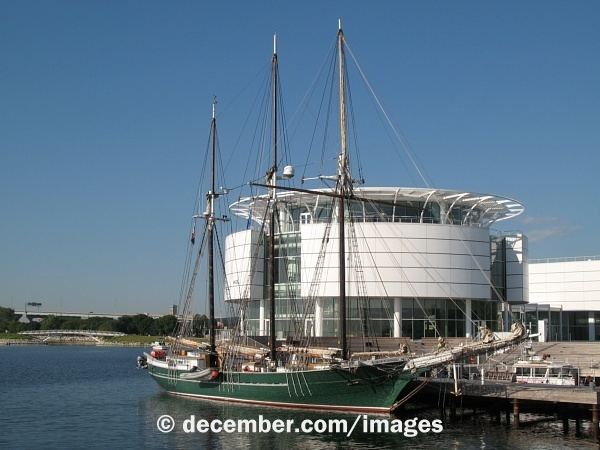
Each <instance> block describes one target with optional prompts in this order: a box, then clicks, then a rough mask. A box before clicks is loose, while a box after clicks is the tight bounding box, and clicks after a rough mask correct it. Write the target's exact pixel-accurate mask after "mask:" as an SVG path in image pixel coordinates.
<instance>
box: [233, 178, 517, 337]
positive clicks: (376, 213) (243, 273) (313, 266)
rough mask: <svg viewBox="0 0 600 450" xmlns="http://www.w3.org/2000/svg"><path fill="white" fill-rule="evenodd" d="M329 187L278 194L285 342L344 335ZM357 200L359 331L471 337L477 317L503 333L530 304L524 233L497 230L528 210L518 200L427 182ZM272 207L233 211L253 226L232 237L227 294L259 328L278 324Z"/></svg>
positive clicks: (351, 284)
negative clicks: (269, 233)
mask: <svg viewBox="0 0 600 450" xmlns="http://www.w3.org/2000/svg"><path fill="white" fill-rule="evenodd" d="M319 192H320V193H317V194H314V193H307V192H291V191H287V192H286V191H279V194H278V196H277V211H278V214H277V223H276V224H275V229H276V230H277V232H276V233H275V241H276V246H275V261H276V280H275V283H276V285H275V290H276V292H275V293H276V311H277V312H276V333H277V335H278V338H285V337H287V336H290V335H291V333H292V332H293V330H294V329H295V330H297V329H298V327H301V328H302V329H303V330H304V332H306V333H309V334H311V335H314V336H335V335H336V334H337V333H338V329H337V328H338V320H337V317H338V311H337V308H338V305H337V296H338V292H339V286H338V250H337V249H338V231H337V225H333V226H332V225H331V223H332V222H333V223H334V224H335V223H336V222H337V218H336V217H335V214H336V212H335V211H336V209H335V206H334V202H335V201H336V199H335V198H333V197H331V196H328V195H326V194H327V193H329V192H331V191H330V190H321V191H319ZM354 195H355V198H354V199H353V200H351V201H349V203H348V207H347V214H348V216H349V217H350V216H351V219H352V220H351V222H352V223H353V225H347V227H346V249H347V252H348V255H347V263H346V266H347V276H346V277H347V281H348V283H347V297H348V311H349V312H348V328H349V333H350V334H351V335H355V336H357V335H360V334H361V333H363V334H364V333H366V331H365V330H366V329H367V327H368V329H369V330H370V331H369V333H372V334H374V335H376V336H390V337H392V336H393V337H400V336H403V337H409V338H413V339H418V338H421V337H434V336H438V335H443V336H450V337H453V336H457V337H458V336H470V335H472V334H474V333H475V332H476V329H475V328H474V327H473V323H475V324H477V325H481V324H483V323H482V322H484V323H485V324H486V325H487V326H488V327H490V328H492V329H496V330H497V329H499V328H501V327H502V322H503V318H502V311H503V310H505V309H507V305H509V304H515V305H517V304H523V303H526V302H527V301H528V300H529V293H528V286H529V285H528V279H527V277H528V274H527V264H526V261H527V239H526V237H525V236H523V235H522V234H510V235H506V236H502V235H500V236H496V235H494V234H492V233H490V226H492V225H493V224H494V223H496V222H498V221H502V220H507V219H510V218H512V217H515V216H517V215H519V214H521V213H522V212H523V210H524V208H523V205H522V204H521V203H519V202H518V201H515V200H512V199H509V198H505V197H500V196H497V195H493V194H477V193H471V192H458V191H450V190H443V189H426V188H357V189H355V191H354ZM268 202H269V199H268V197H267V196H258V197H252V198H245V199H241V200H240V201H238V202H236V203H235V204H233V205H232V206H231V208H230V210H231V212H232V214H235V215H237V216H238V217H242V218H245V219H247V220H248V223H249V227H248V229H247V230H244V231H239V232H237V233H233V234H230V235H229V236H227V239H226V242H225V275H226V277H225V278H226V300H228V301H234V302H240V301H248V302H249V304H248V307H247V308H246V327H247V329H246V331H247V333H248V334H250V335H253V334H254V335H265V334H267V333H268V330H269V324H268V321H269V319H268V312H267V311H268V309H269V308H268V306H269V305H268V302H269V301H268V292H267V287H266V286H267V283H266V275H265V274H266V255H265V246H264V243H263V239H264V238H263V236H264V235H265V233H264V232H263V231H264V229H263V227H264V228H267V227H265V225H266V222H267V217H268V215H267V214H266V211H267V209H268V206H269V205H268ZM491 284H493V285H494V287H493V288H492V287H490V286H491ZM503 305H504V306H503ZM506 315H507V314H506ZM478 322H479V323H478Z"/></svg>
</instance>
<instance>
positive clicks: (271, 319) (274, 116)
mask: <svg viewBox="0 0 600 450" xmlns="http://www.w3.org/2000/svg"><path fill="white" fill-rule="evenodd" d="M277 77H278V73H277V36H276V35H274V36H273V58H272V59H271V89H272V91H271V100H272V102H273V103H272V106H271V114H272V117H271V119H272V131H273V139H272V145H273V151H272V153H273V166H272V167H271V171H270V178H271V179H270V180H269V183H268V184H270V185H271V186H273V187H272V188H271V191H270V196H271V217H270V220H269V265H270V266H269V335H270V350H271V361H272V362H273V363H274V364H275V365H276V361H277V345H276V336H275V219H276V217H277V198H276V192H275V186H276V184H277V89H278V86H277V81H278V80H277Z"/></svg>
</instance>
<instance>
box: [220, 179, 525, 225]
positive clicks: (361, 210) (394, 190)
mask: <svg viewBox="0 0 600 450" xmlns="http://www.w3.org/2000/svg"><path fill="white" fill-rule="evenodd" d="M331 192H333V189H316V190H313V191H312V192H311V193H308V192H295V191H285V188H281V189H279V190H278V192H277V201H278V204H279V205H280V207H281V206H284V207H285V208H286V209H287V211H288V212H289V213H291V214H292V215H294V216H297V217H300V216H304V218H305V219H304V220H307V221H309V222H311V223H312V222H314V221H319V220H323V218H324V217H325V216H327V212H324V211H329V214H331V210H332V208H331V204H332V201H333V200H335V198H333V197H330V196H326V195H319V193H331ZM354 196H355V198H354V199H352V200H351V201H350V203H351V208H350V209H351V210H352V214H353V217H354V219H355V220H358V221H377V222H379V221H386V222H413V223H441V224H455V225H465V226H479V227H488V226H490V225H491V224H493V223H494V222H498V221H501V220H506V219H511V218H513V217H516V216H518V215H519V214H521V213H522V212H523V211H524V210H525V207H524V206H523V205H522V204H521V203H520V202H518V201H516V200H513V199H511V198H508V197H502V196H499V195H495V194H481V193H476V192H466V191H454V190H449V189H433V188H410V187H360V188H355V189H354ZM268 201H269V198H268V195H267V194H264V195H259V196H255V197H246V198H242V199H240V200H239V201H237V202H235V203H233V204H232V205H231V206H230V208H229V209H230V211H231V213H232V214H234V215H236V216H238V217H243V218H245V219H248V218H251V219H252V220H254V221H255V222H257V223H262V221H263V218H264V217H265V210H266V207H267V206H268Z"/></svg>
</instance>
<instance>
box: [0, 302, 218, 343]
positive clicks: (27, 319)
mask: <svg viewBox="0 0 600 450" xmlns="http://www.w3.org/2000/svg"><path fill="white" fill-rule="evenodd" d="M176 324H177V317H175V316H174V315H165V316H162V317H159V318H157V319H154V318H153V317H150V316H148V315H146V314H136V315H133V316H121V317H119V318H118V319H113V318H111V317H96V316H94V317H88V318H81V317H67V316H55V315H50V316H39V315H36V313H35V311H31V312H28V313H27V315H26V316H20V315H18V314H15V312H14V310H13V309H11V308H5V307H2V306H0V345H96V346H114V347H147V346H149V345H150V344H151V343H152V342H156V341H165V340H168V339H170V336H171V335H172V334H173V332H174V330H175V325H176ZM38 330H39V331H42V330H91V331H116V332H121V333H125V335H124V336H111V337H104V336H102V337H96V338H92V337H90V336H83V335H82V336H60V337H59V336H57V337H51V338H48V339H46V340H45V341H44V340H43V339H44V337H41V336H40V337H33V336H28V335H23V334H19V333H21V332H23V331H38ZM207 330H208V318H207V317H206V316H205V315H200V314H196V315H195V316H194V317H193V321H192V333H193V336H195V340H197V341H198V343H200V342H201V339H202V338H203V337H204V336H205V335H206V332H207ZM192 339H194V338H192Z"/></svg>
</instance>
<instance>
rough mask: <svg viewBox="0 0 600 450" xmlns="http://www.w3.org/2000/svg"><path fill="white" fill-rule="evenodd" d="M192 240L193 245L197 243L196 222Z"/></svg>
mask: <svg viewBox="0 0 600 450" xmlns="http://www.w3.org/2000/svg"><path fill="white" fill-rule="evenodd" d="M190 241H191V242H192V245H194V244H195V243H196V225H195V224H194V226H193V227H192V236H191V237H190Z"/></svg>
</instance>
